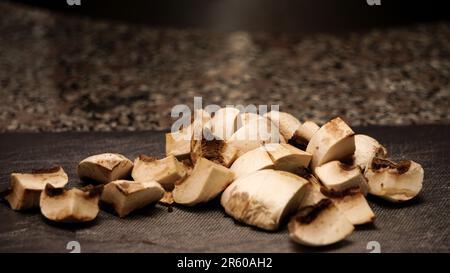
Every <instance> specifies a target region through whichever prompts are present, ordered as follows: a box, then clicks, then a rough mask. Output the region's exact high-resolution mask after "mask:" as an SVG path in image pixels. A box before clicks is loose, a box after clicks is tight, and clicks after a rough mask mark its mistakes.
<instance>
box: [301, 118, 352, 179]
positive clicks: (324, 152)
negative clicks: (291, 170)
mask: <svg viewBox="0 0 450 273" xmlns="http://www.w3.org/2000/svg"><path fill="white" fill-rule="evenodd" d="M354 135H355V133H354V132H353V130H352V129H351V128H350V127H349V126H348V125H347V124H346V123H345V122H344V121H343V120H342V119H341V118H339V117H338V118H335V119H332V120H331V121H329V122H327V123H326V124H325V125H323V126H322V127H321V128H320V129H319V130H318V131H317V132H316V133H315V134H314V135H313V136H312V138H311V140H310V141H309V143H308V147H307V148H306V151H307V152H308V153H311V154H312V155H313V157H312V160H311V169H312V170H313V171H315V169H316V167H318V166H320V165H322V164H324V163H327V162H329V161H332V160H340V159H344V158H346V157H348V156H351V155H353V153H354V152H355V138H354Z"/></svg>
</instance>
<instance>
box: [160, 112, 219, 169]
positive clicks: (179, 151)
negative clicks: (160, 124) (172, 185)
mask: <svg viewBox="0 0 450 273" xmlns="http://www.w3.org/2000/svg"><path fill="white" fill-rule="evenodd" d="M211 127H212V125H211V116H210V115H209V113H208V112H206V111H204V110H203V109H201V110H196V111H195V112H194V116H192V117H191V124H189V126H187V127H184V128H181V129H180V130H179V131H173V132H170V133H167V134H166V156H169V155H173V156H175V157H176V158H177V159H178V160H183V159H187V158H189V155H190V153H191V141H192V140H193V139H201V137H202V134H203V130H204V129H205V128H206V129H210V130H211Z"/></svg>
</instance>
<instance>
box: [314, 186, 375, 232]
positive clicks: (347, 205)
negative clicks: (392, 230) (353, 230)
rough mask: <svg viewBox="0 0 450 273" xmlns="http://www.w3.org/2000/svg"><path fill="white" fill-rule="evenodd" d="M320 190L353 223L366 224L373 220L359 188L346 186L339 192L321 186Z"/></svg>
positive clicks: (372, 215)
mask: <svg viewBox="0 0 450 273" xmlns="http://www.w3.org/2000/svg"><path fill="white" fill-rule="evenodd" d="M321 192H322V194H323V195H324V196H327V197H329V198H330V199H331V200H332V201H333V203H334V205H335V206H336V207H337V208H338V209H339V210H340V211H341V212H342V213H343V214H344V215H345V217H347V219H348V220H349V221H350V223H352V224H353V225H362V224H367V223H371V222H373V221H374V220H375V214H374V213H373V211H372V209H371V208H370V206H369V203H368V202H367V200H366V198H365V197H364V194H363V193H362V192H361V189H360V188H358V187H354V188H348V189H346V190H344V191H340V192H338V191H334V190H327V189H325V188H322V189H321Z"/></svg>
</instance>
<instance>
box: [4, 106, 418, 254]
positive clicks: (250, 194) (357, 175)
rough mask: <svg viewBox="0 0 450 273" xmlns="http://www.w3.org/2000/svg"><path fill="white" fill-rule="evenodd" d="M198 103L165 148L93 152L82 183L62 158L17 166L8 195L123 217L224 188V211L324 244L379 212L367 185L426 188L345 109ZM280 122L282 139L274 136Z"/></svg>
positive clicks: (52, 214)
mask: <svg viewBox="0 0 450 273" xmlns="http://www.w3.org/2000/svg"><path fill="white" fill-rule="evenodd" d="M199 113H200V115H196V118H194V119H193V120H192V123H191V125H190V126H186V127H184V128H182V129H181V130H180V131H178V132H172V133H167V134H166V157H165V158H160V159H158V158H155V157H151V156H146V155H140V156H139V157H137V158H136V159H135V160H134V162H132V161H131V160H129V159H128V158H126V157H125V156H123V155H120V154H114V153H105V154H98V155H93V156H90V157H88V158H86V159H84V160H82V161H81V162H80V163H79V165H78V168H77V173H78V176H79V177H80V179H81V180H82V181H88V182H90V185H89V186H86V187H84V188H71V189H67V188H66V187H65V185H66V184H67V182H68V176H67V174H66V173H65V172H64V170H63V169H62V167H54V168H51V169H45V170H38V171H33V172H31V173H13V174H11V186H10V188H9V190H8V193H7V195H6V197H5V199H6V200H7V201H8V202H9V204H10V206H11V208H12V209H14V210H25V209H31V208H40V211H41V213H42V215H43V216H44V217H45V218H47V219H49V220H51V221H56V222H71V223H73V222H87V221H92V220H94V219H95V218H96V217H97V214H98V212H99V204H100V203H102V204H104V205H105V206H108V207H110V208H112V209H113V210H114V211H115V213H116V214H117V215H118V216H119V217H125V216H127V215H128V214H130V213H132V212H133V211H135V210H136V209H139V208H143V207H145V206H147V205H149V204H154V203H156V202H160V203H161V204H164V205H167V206H169V207H171V206H172V204H179V205H182V206H195V205H198V204H201V203H205V202H208V201H210V200H212V199H214V198H216V197H218V196H219V195H221V196H220V203H221V205H222V206H223V208H224V210H225V212H226V213H227V214H228V215H230V216H231V217H233V218H234V219H236V220H237V221H239V222H242V223H245V224H247V225H250V226H254V227H258V228H260V229H263V230H268V231H274V230H278V229H280V228H281V227H282V226H283V225H284V224H286V223H287V226H288V231H289V236H290V238H291V239H292V240H293V241H295V242H297V243H299V244H302V245H308V246H324V245H329V244H333V243H336V242H338V241H341V240H343V239H345V238H346V237H347V236H349V235H350V234H351V233H352V232H353V230H354V226H356V225H363V224H368V223H371V222H373V221H374V219H375V214H374V212H373V211H372V209H371V208H370V206H369V204H368V202H367V200H366V195H367V194H372V195H375V196H378V197H381V198H384V199H387V200H389V201H392V202H403V201H407V200H410V199H411V198H413V197H415V196H416V195H417V194H418V193H419V192H420V190H421V188H422V181H423V175H424V171H423V169H422V167H421V166H420V165H419V164H418V163H416V162H413V161H410V160H408V161H400V162H394V161H392V160H389V159H387V151H386V148H384V147H383V146H382V145H381V144H380V143H379V142H378V141H377V140H375V139H373V138H372V137H369V136H367V135H359V134H355V133H354V132H353V130H352V129H351V128H350V127H349V126H348V125H347V124H346V123H345V122H344V121H343V120H342V119H341V118H339V117H337V118H334V119H332V120H330V121H329V122H327V123H326V124H324V125H323V126H322V127H319V126H318V125H317V124H316V123H314V122H312V121H305V122H303V123H302V122H300V121H299V120H298V119H297V118H295V117H293V116H292V115H290V114H288V113H285V112H275V111H272V112H269V113H267V114H265V115H258V114H250V113H241V112H240V111H239V110H238V109H236V108H232V107H225V108H222V109H220V110H219V111H217V112H215V114H214V116H212V117H211V115H210V114H209V113H208V112H206V111H204V110H199ZM261 124H264V125H265V126H264V128H265V129H266V130H267V131H268V132H266V133H268V134H262V133H261V126H260V125H261ZM196 128H197V129H198V128H200V129H201V130H200V131H201V132H202V134H201V135H200V137H198V135H197V137H196V135H195V132H196V130H195V129H196ZM274 132H275V133H276V134H277V135H276V136H277V137H276V138H275V139H276V141H273V139H272V138H270V137H267V136H273V133H274ZM207 134H209V135H210V136H213V137H212V138H206V137H205V135H207ZM102 207H103V206H102ZM169 211H170V210H169Z"/></svg>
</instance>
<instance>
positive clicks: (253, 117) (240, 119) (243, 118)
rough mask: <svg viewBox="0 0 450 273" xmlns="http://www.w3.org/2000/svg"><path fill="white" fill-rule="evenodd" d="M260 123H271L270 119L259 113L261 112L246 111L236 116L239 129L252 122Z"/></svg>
mask: <svg viewBox="0 0 450 273" xmlns="http://www.w3.org/2000/svg"><path fill="white" fill-rule="evenodd" d="M255 122H256V123H259V122H264V123H269V122H270V121H269V120H268V119H267V118H265V117H263V116H261V115H259V114H255V113H251V112H244V113H242V114H240V115H238V116H237V118H236V123H237V128H238V129H239V128H240V127H242V126H245V125H248V124H251V123H255Z"/></svg>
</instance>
